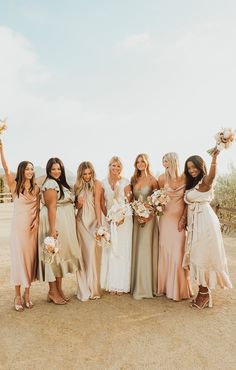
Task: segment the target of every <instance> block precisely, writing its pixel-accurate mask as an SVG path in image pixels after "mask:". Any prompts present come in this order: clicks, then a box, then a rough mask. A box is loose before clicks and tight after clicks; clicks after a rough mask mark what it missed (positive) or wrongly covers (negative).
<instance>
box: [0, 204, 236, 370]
mask: <svg viewBox="0 0 236 370" xmlns="http://www.w3.org/2000/svg"><path fill="white" fill-rule="evenodd" d="M11 212H12V204H5V205H1V204H0V283H1V284H0V290H1V299H0V320H1V332H0V369H4V370H8V369H9V370H13V369H17V370H18V369H20V370H42V369H46V370H54V369H57V370H64V369H68V370H77V369H99V370H103V369H119V370H121V369H122V370H125V369H127V370H128V369H129V370H131V369H132V370H133V369H135V370H137V369H138V370H139V369H147V370H154V369H155V370H156V369H161V370H162V369H163V370H172V369H175V370H178V369H183V370H185V369H186V370H192V369H201V370H202V369H219V370H222V369H226V370H230V369H236V292H235V290H230V291H221V290H217V291H216V292H214V295H213V298H214V307H213V309H205V310H203V311H195V310H192V309H190V308H189V306H188V302H187V301H183V302H179V303H176V302H172V301H170V300H167V299H165V298H164V297H161V298H155V299H152V300H143V301H135V300H133V299H132V298H131V297H130V296H129V295H125V296H121V297H118V296H109V295H104V296H103V298H102V299H101V300H99V301H89V302H83V303H81V302H79V301H78V300H77V299H76V298H75V297H73V298H72V300H71V302H70V303H69V304H68V305H66V306H56V305H54V304H49V303H47V302H46V299H45V298H46V292H47V286H46V284H39V283H35V284H34V285H33V287H32V299H33V301H34V303H35V307H34V308H33V309H32V310H25V311H24V312H23V313H18V312H15V311H14V310H13V304H12V303H13V297H14V291H13V289H12V287H10V285H9V248H8V236H9V229H10V218H11ZM225 246H226V250H227V255H228V262H229V268H230V272H231V278H232V281H233V283H234V285H236V284H235V280H236V238H230V237H227V238H225ZM64 286H65V290H66V292H67V293H69V294H71V295H72V296H73V295H74V293H75V289H76V284H75V279H74V277H73V276H68V278H67V279H65V284H64Z"/></svg>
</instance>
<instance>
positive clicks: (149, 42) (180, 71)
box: [0, 0, 236, 177]
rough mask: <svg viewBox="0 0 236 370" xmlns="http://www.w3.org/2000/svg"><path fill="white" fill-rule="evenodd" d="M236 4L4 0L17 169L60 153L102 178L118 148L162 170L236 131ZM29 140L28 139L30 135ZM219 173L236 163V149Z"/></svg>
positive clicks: (12, 154) (5, 71)
mask: <svg viewBox="0 0 236 370" xmlns="http://www.w3.org/2000/svg"><path fill="white" fill-rule="evenodd" d="M235 16H236V5H235V2H234V1H227V0H225V1H213V0H212V1H211V0H205V1H192V0H186V1H173V0H172V1H171V0H165V1H158V0H155V1H139V0H136V1H129V0H126V1H123V0H119V1H118V0H117V1H112V0H110V1H101V0H97V1H85V0H84V1H76V0H74V1H60V0H59V1H46V0H41V1H11V0H8V1H4V0H2V1H1V4H0V45H1V55H2V56H4V58H2V56H1V60H0V83H1V86H2V89H1V91H0V102H1V106H0V117H4V116H7V117H8V120H9V130H8V132H7V134H6V135H4V142H5V146H6V151H7V154H8V158H9V162H10V165H11V166H12V167H13V168H14V167H15V166H16V165H17V163H18V161H19V159H20V160H21V159H24V158H28V159H31V160H32V161H33V162H34V163H35V164H38V165H42V166H44V165H45V162H46V161H47V159H48V158H49V157H50V156H54V155H58V156H60V157H61V158H62V159H63V160H64V162H65V165H66V166H67V167H69V168H70V169H72V170H73V171H75V170H76V168H77V165H78V163H79V162H80V161H82V160H91V161H93V163H94V164H95V167H96V168H97V172H98V174H99V176H100V177H103V176H104V175H105V174H106V170H107V163H108V161H109V159H110V157H111V156H112V155H120V156H121V157H122V158H123V160H124V165H125V166H124V167H125V174H126V175H127V176H129V175H130V174H131V172H132V171H133V167H132V166H133V161H134V158H135V156H136V155H137V154H138V153H139V152H147V153H149V154H150V157H151V162H152V167H153V169H154V172H157V171H158V172H160V171H161V170H162V168H161V158H162V155H163V154H164V153H166V152H168V151H176V152H178V153H179V155H180V158H181V162H182V164H183V162H184V159H185V158H186V157H187V156H189V155H191V154H195V153H197V154H200V155H202V156H204V157H205V158H206V160H207V161H208V162H209V158H208V157H207V154H206V149H207V148H209V147H211V146H212V145H213V144H214V139H213V136H214V134H215V133H216V132H217V131H218V130H219V128H221V127H222V126H226V127H227V126H230V127H236V113H235V86H236V25H235V23H236V22H235ZM19 138H20V140H19ZM219 162H220V163H219V165H220V171H221V172H224V171H226V170H227V167H228V164H229V163H230V162H233V163H234V164H235V165H236V145H235V146H234V147H232V148H230V149H229V150H228V151H225V152H224V153H222V155H221V157H220V159H219Z"/></svg>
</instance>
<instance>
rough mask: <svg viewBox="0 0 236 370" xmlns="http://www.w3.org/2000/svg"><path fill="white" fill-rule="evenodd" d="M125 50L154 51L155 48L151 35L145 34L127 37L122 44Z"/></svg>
mask: <svg viewBox="0 0 236 370" xmlns="http://www.w3.org/2000/svg"><path fill="white" fill-rule="evenodd" d="M120 46H121V47H123V48H124V49H141V50H142V49H152V48H153V46H154V43H153V40H152V38H151V35H150V33H148V32H144V33H139V34H134V35H130V36H128V37H126V39H125V40H123V42H121V44H120Z"/></svg>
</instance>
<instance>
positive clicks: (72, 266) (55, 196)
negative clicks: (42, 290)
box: [38, 158, 89, 304]
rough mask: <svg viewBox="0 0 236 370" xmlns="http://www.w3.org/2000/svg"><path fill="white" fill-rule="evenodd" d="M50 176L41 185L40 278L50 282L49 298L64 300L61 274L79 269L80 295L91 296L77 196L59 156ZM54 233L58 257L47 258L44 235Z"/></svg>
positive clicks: (57, 301)
mask: <svg viewBox="0 0 236 370" xmlns="http://www.w3.org/2000/svg"><path fill="white" fill-rule="evenodd" d="M46 173H47V177H46V180H45V181H44V183H43V185H42V189H41V191H42V203H43V206H42V208H41V211H40V222H39V238H38V244H39V278H40V280H41V281H47V282H48V283H49V292H48V301H49V302H51V301H53V302H54V303H55V304H65V303H67V301H68V300H69V299H68V298H67V297H66V296H65V294H64V292H63V290H62V278H63V277H64V276H65V275H66V274H67V273H69V272H70V273H73V272H76V271H78V270H80V277H81V278H80V299H81V300H87V299H88V298H89V289H88V287H87V283H86V279H85V272H84V264H83V259H82V254H81V249H80V246H79V243H78V239H77V235H76V224H75V213H74V205H73V204H74V196H73V194H72V192H71V188H70V186H69V185H68V183H67V181H66V176H65V169H64V165H63V163H62V161H61V160H60V159H59V158H50V159H49V161H48V163H47V167H46ZM47 236H51V237H53V238H54V239H57V240H58V242H59V248H60V249H59V260H58V259H57V258H54V261H53V262H52V263H48V262H47V261H45V258H44V255H43V254H42V245H43V242H44V239H45V238H46V237H47Z"/></svg>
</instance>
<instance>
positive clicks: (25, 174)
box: [0, 141, 39, 311]
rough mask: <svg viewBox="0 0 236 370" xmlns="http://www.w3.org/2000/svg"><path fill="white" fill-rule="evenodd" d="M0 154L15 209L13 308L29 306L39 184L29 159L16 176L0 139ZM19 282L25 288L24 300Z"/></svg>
mask: <svg viewBox="0 0 236 370" xmlns="http://www.w3.org/2000/svg"><path fill="white" fill-rule="evenodd" d="M0 156H1V161H2V166H3V169H4V171H5V174H6V180H7V184H8V186H9V188H10V191H11V193H12V197H13V202H14V210H13V219H12V226H11V238H10V250H11V281H12V283H13V284H14V285H15V300H14V306H15V309H16V311H23V309H24V306H23V305H25V307H26V308H32V307H33V303H32V302H31V300H30V285H31V283H32V282H33V281H35V280H36V276H37V231H38V212H39V188H38V186H37V185H36V184H35V177H34V166H33V164H32V163H31V162H29V161H23V162H21V163H20V164H19V165H18V168H17V173H16V178H14V176H13V175H12V174H11V172H10V170H9V168H8V165H7V163H6V160H5V157H4V152H3V145H2V143H1V141H0ZM21 286H23V287H24V288H25V291H24V295H23V300H22V297H21Z"/></svg>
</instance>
